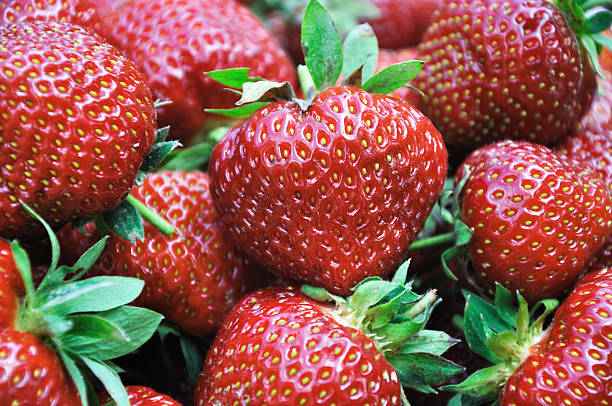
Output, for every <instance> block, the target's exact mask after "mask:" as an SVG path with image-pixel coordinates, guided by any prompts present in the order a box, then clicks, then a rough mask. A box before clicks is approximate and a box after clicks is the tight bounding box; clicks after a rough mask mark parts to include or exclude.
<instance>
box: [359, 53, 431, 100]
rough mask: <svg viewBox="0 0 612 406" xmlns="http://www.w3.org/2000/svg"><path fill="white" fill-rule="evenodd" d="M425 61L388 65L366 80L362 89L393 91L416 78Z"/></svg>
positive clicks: (374, 91) (380, 91)
mask: <svg viewBox="0 0 612 406" xmlns="http://www.w3.org/2000/svg"><path fill="white" fill-rule="evenodd" d="M424 63H425V62H423V61H407V62H400V63H396V64H393V65H391V66H387V67H386V68H385V69H383V70H381V71H380V72H378V73H377V74H375V75H374V76H372V77H371V78H370V79H369V80H368V81H367V82H365V83H364V85H363V86H362V89H363V90H365V91H366V92H369V93H380V94H388V93H392V92H394V91H395V90H397V89H399V88H400V87H403V86H405V85H406V83H408V82H410V81H411V80H412V79H414V78H415V77H416V75H418V73H419V72H420V71H421V69H422V68H423V64H424Z"/></svg>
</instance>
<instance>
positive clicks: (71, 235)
mask: <svg viewBox="0 0 612 406" xmlns="http://www.w3.org/2000/svg"><path fill="white" fill-rule="evenodd" d="M132 195H133V196H134V197H136V198H137V199H138V200H140V201H142V202H143V203H144V204H145V205H147V206H148V207H151V208H153V209H154V210H156V211H157V212H158V213H159V215H160V216H162V217H163V218H165V219H167V220H168V221H169V222H170V223H171V224H172V225H173V226H174V227H175V229H176V230H177V232H176V233H174V234H172V235H168V236H167V235H163V234H162V233H161V232H160V231H159V230H157V229H156V228H155V227H154V226H153V225H152V224H150V223H148V222H145V223H144V235H145V238H144V240H142V241H136V242H135V243H134V244H130V243H128V242H126V241H125V240H123V239H122V238H120V237H118V236H116V235H111V236H110V238H109V239H108V241H107V243H106V248H105V249H104V251H103V252H102V254H101V256H100V260H99V261H98V262H97V263H96V264H95V265H93V267H92V269H91V271H90V274H95V275H115V276H129V277H134V278H140V279H142V280H143V281H144V282H145V286H146V288H145V290H144V292H143V293H142V295H140V297H139V298H138V301H137V303H138V304H139V305H142V306H145V307H148V308H151V309H154V310H156V311H159V312H161V313H162V314H164V315H165V316H166V317H167V318H168V319H170V320H171V321H173V322H174V323H176V324H178V325H179V326H180V327H181V328H182V329H183V330H185V331H187V332H189V333H191V334H193V335H197V336H202V335H206V334H212V333H214V332H215V331H216V330H217V328H218V327H219V325H220V324H221V322H222V320H223V317H224V316H225V314H226V313H227V312H228V311H229V310H230V309H231V308H232V306H233V305H234V304H235V303H236V302H237V301H238V300H239V299H240V298H241V297H242V296H243V295H244V294H245V293H246V292H248V291H249V290H252V289H253V288H255V287H256V286H258V285H257V283H258V281H261V278H262V274H261V273H260V272H257V270H256V268H255V267H253V266H252V265H249V264H248V263H247V262H246V261H245V260H243V259H242V257H241V256H240V255H239V254H238V253H237V252H236V249H235V248H234V247H233V246H232V245H230V244H228V243H226V242H225V240H224V238H223V235H222V230H221V228H220V226H219V215H218V214H217V212H216V211H215V208H214V207H213V203H212V198H211V196H210V192H209V180H208V175H207V174H205V173H202V172H159V173H154V174H150V175H149V176H148V177H147V178H146V179H145V181H144V183H143V184H142V186H140V187H137V188H135V189H134V190H133V192H132ZM85 230H86V231H88V232H90V234H91V235H90V236H85V235H83V234H82V233H81V232H80V231H78V230H74V231H72V230H71V229H70V228H69V227H67V228H66V229H65V230H63V231H62V232H61V233H60V235H59V239H60V241H61V244H62V250H63V251H64V252H67V253H69V255H68V256H67V257H66V260H68V261H70V260H71V259H72V258H73V257H74V256H75V255H74V254H77V256H78V255H80V254H81V253H82V252H83V251H84V249H85V248H86V247H89V246H90V245H91V244H92V243H93V242H94V241H97V240H98V239H99V235H98V233H96V228H95V226H94V224H93V223H90V224H88V225H87V226H86V227H85ZM70 253H72V254H70Z"/></svg>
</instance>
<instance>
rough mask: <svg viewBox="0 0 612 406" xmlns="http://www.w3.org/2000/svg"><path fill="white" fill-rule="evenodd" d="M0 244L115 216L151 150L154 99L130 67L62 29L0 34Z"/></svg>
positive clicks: (50, 26) (57, 25)
mask: <svg viewBox="0 0 612 406" xmlns="http://www.w3.org/2000/svg"><path fill="white" fill-rule="evenodd" d="M0 127H1V128H2V133H1V134H0V141H1V143H0V185H1V187H0V207H1V208H2V212H3V215H2V216H0V235H1V236H4V237H7V238H13V237H19V238H37V237H41V236H42V235H44V229H43V228H42V226H41V225H40V224H39V223H37V222H35V221H34V220H33V219H32V218H31V217H30V216H28V215H27V213H26V212H25V211H24V210H23V208H22V207H21V205H20V203H19V201H20V200H22V201H24V202H25V203H28V204H30V205H32V206H33V207H34V208H35V209H36V210H37V211H39V212H40V214H41V215H42V216H43V217H44V218H45V219H47V221H49V222H50V223H51V224H52V225H53V227H60V226H61V225H62V224H64V223H66V222H68V221H71V220H76V219H78V218H83V217H92V216H95V215H96V214H100V213H102V212H106V211H108V210H110V209H113V208H114V207H116V206H117V205H118V204H119V203H120V202H122V201H123V200H124V199H125V197H126V196H127V194H128V192H129V190H130V189H131V187H132V185H133V184H134V181H135V179H136V175H137V173H138V170H139V168H140V166H141V164H142V163H143V160H144V158H145V156H146V155H147V154H148V153H149V151H150V150H151V147H152V145H153V144H154V142H155V140H156V134H155V110H154V107H153V101H152V99H151V93H150V90H149V88H148V87H147V85H146V83H145V81H144V79H143V77H142V76H141V75H140V73H138V71H137V70H136V67H135V66H134V64H133V63H131V62H130V61H128V60H127V59H126V58H125V57H124V56H122V55H121V54H120V53H119V51H118V50H116V49H115V48H113V47H111V46H110V45H109V44H107V43H106V42H105V41H103V40H102V39H101V38H99V37H97V36H95V35H93V34H92V33H91V32H90V31H87V30H85V29H83V28H80V27H77V26H74V25H71V24H69V23H63V22H35V23H19V24H13V25H4V26H1V27H0Z"/></svg>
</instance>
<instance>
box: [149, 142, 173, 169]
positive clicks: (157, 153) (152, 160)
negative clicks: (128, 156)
mask: <svg viewBox="0 0 612 406" xmlns="http://www.w3.org/2000/svg"><path fill="white" fill-rule="evenodd" d="M179 146H181V143H180V142H178V141H166V142H159V143H157V144H155V145H153V148H151V152H149V154H148V155H147V156H146V157H145V159H144V160H143V161H142V165H141V166H140V170H141V171H150V170H152V169H155V168H156V167H157V166H158V165H159V164H160V163H161V162H162V161H163V160H164V158H165V157H166V156H167V155H168V154H169V153H170V151H172V150H173V149H175V148H178V147H179Z"/></svg>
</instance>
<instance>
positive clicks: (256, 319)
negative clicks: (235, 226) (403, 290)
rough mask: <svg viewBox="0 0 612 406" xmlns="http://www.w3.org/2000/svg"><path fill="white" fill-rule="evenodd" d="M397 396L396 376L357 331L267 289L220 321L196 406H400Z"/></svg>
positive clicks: (306, 302)
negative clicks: (243, 405)
mask: <svg viewBox="0 0 612 406" xmlns="http://www.w3.org/2000/svg"><path fill="white" fill-rule="evenodd" d="M236 384H238V386H234V385H236ZM228 385H229V387H230V388H231V390H225V389H226V388H227V387H228ZM370 385H371V386H370ZM400 390H401V388H400V384H399V381H398V377H397V373H396V372H395V370H394V369H393V367H392V366H391V365H390V364H389V363H388V362H387V360H386V359H385V358H384V356H383V355H382V354H381V353H380V352H378V350H377V349H376V347H375V346H374V343H373V342H372V341H371V340H370V339H369V338H368V337H366V336H365V335H364V334H363V333H362V332H360V331H358V330H355V329H354V328H351V327H346V326H342V325H341V324H339V323H338V322H337V321H336V320H335V319H334V318H333V317H332V316H331V315H330V314H329V313H328V312H327V311H325V310H324V309H322V308H321V304H320V303H316V302H314V301H313V300H312V299H309V298H306V297H305V296H304V295H302V294H300V293H298V292H295V291H292V290H287V289H267V290H260V291H257V292H255V293H252V294H251V295H249V296H247V297H245V298H244V299H243V300H242V301H241V302H240V303H239V304H238V305H236V307H235V308H234V309H233V310H232V311H231V313H230V314H229V315H228V317H227V318H226V321H225V322H224V324H223V326H222V327H221V329H220V330H219V333H218V335H217V337H216V338H215V341H214V342H213V345H212V347H211V348H210V350H209V351H208V354H207V356H206V361H205V363H204V370H203V371H202V375H200V378H199V379H198V382H197V384H196V390H195V394H194V405H195V406H204V405H210V406H212V405H218V404H221V405H232V404H234V402H235V401H238V402H240V404H246V402H247V399H248V400H250V403H249V405H263V404H267V405H270V404H273V405H279V406H280V405H287V406H289V405H291V406H293V405H301V404H305V405H333V404H335V405H353V404H354V405H364V404H370V405H380V404H387V405H400V404H401V399H400ZM260 391H261V395H260V396H258V395H257V394H258V392H260ZM353 391H354V392H353ZM301 402H305V403H301ZM385 402H386V403H385Z"/></svg>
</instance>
